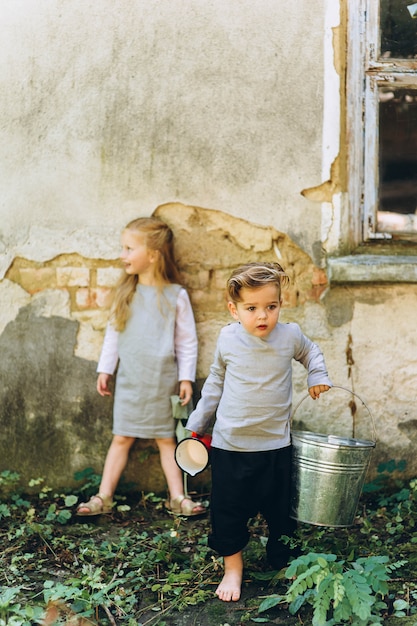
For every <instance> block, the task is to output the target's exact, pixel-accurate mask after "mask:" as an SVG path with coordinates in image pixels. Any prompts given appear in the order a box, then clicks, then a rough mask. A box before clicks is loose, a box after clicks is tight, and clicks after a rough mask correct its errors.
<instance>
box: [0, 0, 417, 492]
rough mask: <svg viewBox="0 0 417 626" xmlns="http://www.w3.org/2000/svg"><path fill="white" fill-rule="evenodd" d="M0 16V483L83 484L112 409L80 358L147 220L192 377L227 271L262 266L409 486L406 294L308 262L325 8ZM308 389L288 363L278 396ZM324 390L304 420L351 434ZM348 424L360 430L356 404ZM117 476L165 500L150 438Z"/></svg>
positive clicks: (330, 28) (192, 5) (326, 66)
mask: <svg viewBox="0 0 417 626" xmlns="http://www.w3.org/2000/svg"><path fill="white" fill-rule="evenodd" d="M342 5H343V3H342ZM0 17H1V19H0V36H1V40H2V54H1V55H0V81H1V82H0V86H1V89H0V122H1V128H2V141H1V142H0V168H1V170H0V171H1V177H0V217H1V228H0V301H1V304H2V306H1V307H0V353H1V355H2V358H1V359H0V380H1V386H0V433H1V434H0V470H1V469H14V470H16V471H19V472H20V473H21V474H22V476H24V477H25V479H29V478H33V477H38V476H44V477H45V479H46V481H47V482H48V483H49V484H51V485H54V484H55V485H68V484H70V483H71V482H72V481H73V475H74V472H75V471H77V470H82V469H84V468H85V467H87V466H92V467H94V468H95V469H96V470H97V471H101V467H102V462H103V458H104V455H105V453H106V450H107V447H108V444H109V441H110V437H111V401H110V400H109V399H107V398H105V399H103V398H100V397H99V396H98V394H97V393H96V391H95V380H96V374H95V367H96V360H97V358H98V355H99V351H100V347H101V343H102V338H103V330H104V327H105V324H106V320H107V313H108V310H107V303H108V298H107V297H108V295H109V291H110V290H111V288H112V286H113V285H114V282H115V280H116V277H117V276H118V273H119V271H120V269H119V266H118V261H117V257H118V253H119V234H120V230H121V229H122V227H123V226H124V225H125V224H126V223H127V222H128V221H129V220H130V219H132V218H134V217H137V216H140V215H149V214H151V213H153V212H154V210H155V212H156V214H157V215H160V216H161V217H163V218H164V219H166V221H167V222H168V223H169V224H170V225H171V226H172V228H173V230H174V232H175V235H176V240H177V255H178V262H179V265H180V268H181V271H182V275H183V278H184V284H185V285H186V286H187V288H188V290H189V293H190V296H191V299H192V303H193V306H194V310H195V315H196V320H197V325H198V334H199V341H200V356H199V364H198V377H199V381H198V386H199V385H200V384H201V383H202V382H203V380H204V378H205V376H206V375H207V372H208V368H209V364H210V361H211V357H212V353H213V349H214V345H215V340H216V337H217V333H218V331H219V329H220V327H221V326H222V325H223V324H224V323H226V322H227V321H228V320H229V317H228V313H227V311H226V308H225V303H224V286H225V281H226V278H227V276H228V274H229V273H230V270H231V269H232V268H233V267H235V266H236V265H238V264H240V263H242V262H246V261H249V260H256V259H263V260H272V259H276V258H278V259H280V261H281V262H282V264H283V265H284V267H285V268H286V269H287V271H288V272H289V274H290V276H291V279H292V284H291V287H290V288H289V290H288V291H286V292H285V294H284V295H285V300H284V309H283V311H282V319H283V320H284V321H297V322H298V323H300V325H301V326H302V328H303V330H304V331H305V333H306V334H307V335H309V336H310V337H311V338H312V339H313V340H315V341H316V342H317V343H319V344H320V346H321V347H322V349H323V351H324V353H325V355H326V360H327V363H328V367H329V371H330V375H331V377H332V379H333V382H334V383H336V384H338V385H342V386H344V387H347V388H349V389H352V390H354V391H355V392H356V393H357V394H359V396H360V397H362V398H363V399H364V400H365V401H366V403H367V406H368V407H369V408H370V409H371V412H372V415H373V416H374V419H375V422H376V430H377V436H378V445H377V448H376V452H375V454H374V457H373V469H375V467H376V465H377V463H378V462H379V461H381V460H389V459H391V458H396V459H397V460H399V459H406V460H407V462H408V469H407V471H408V472H409V473H410V474H412V473H415V472H416V471H417V460H416V459H415V458H414V457H415V455H414V453H413V449H414V442H415V439H416V433H417V429H416V414H415V409H414V405H413V399H414V397H415V382H414V371H415V354H416V345H415V344H416V341H417V340H416V338H415V335H414V334H413V333H412V332H410V323H412V322H411V321H412V320H413V319H414V312H415V298H416V291H417V287H416V286H414V285H401V284H399V285H390V286H378V287H376V286H373V285H367V286H355V285H351V286H334V285H329V284H328V281H327V277H326V274H325V272H324V270H323V267H325V262H324V260H325V251H326V250H329V249H332V248H333V249H334V248H337V244H338V240H339V237H340V229H341V228H342V227H343V226H342V223H341V221H340V219H339V220H338V219H337V215H338V211H339V209H340V203H341V202H342V201H343V193H344V189H345V188H346V171H345V153H346V149H345V146H343V145H342V146H341V147H339V140H340V136H342V132H341V125H342V124H343V116H344V114H343V110H341V109H340V101H341V92H340V89H343V71H344V70H343V67H344V64H345V58H344V57H343V41H344V33H343V30H341V29H340V28H338V19H339V15H338V5H337V3H335V2H333V1H332V0H319V1H318V2H316V3H315V5H314V10H312V9H311V3H310V2H307V0H298V1H297V3H295V4H294V3H282V2H275V1H274V0H260V1H259V2H256V3H253V2H249V1H246V0H243V1H242V2H238V3H237V2H227V3H225V2H223V0H210V1H207V2H204V3H203V2H200V1H198V0H190V1H189V2H183V1H182V0H157V1H156V0H155V1H151V2H144V1H142V0H133V1H130V0H129V1H128V0H121V1H120V2H117V3H116V2H113V1H112V0H101V1H100V3H98V2H96V1H95V0H39V1H37V2H36V3H35V2H32V0H3V2H2V3H1V6H0ZM341 120H342V121H341ZM200 207H205V208H200ZM339 213H340V211H339ZM305 382H306V381H305V373H304V370H303V368H301V367H298V366H297V365H295V366H294V399H295V402H298V400H300V399H302V398H303V396H304V394H305V392H306V389H305ZM332 394H333V392H332ZM328 396H330V394H328ZM331 397H332V401H331V403H330V406H327V405H324V404H321V403H320V404H318V403H317V404H316V405H315V407H314V409H315V410H314V411H313V409H312V408H309V409H308V410H307V411H306V412H305V413H304V412H303V414H302V415H301V424H302V425H304V426H306V427H313V424H312V422H313V423H314V428H316V427H317V429H320V430H324V429H326V430H328V431H330V430H333V428H336V426H335V421H336V420H337V421H338V426H337V428H338V429H339V427H340V428H341V429H343V430H344V431H345V432H346V433H348V434H349V433H350V429H351V424H352V408H351V406H350V405H349V401H350V395H349V393H347V394H346V393H345V392H342V391H340V390H339V391H335V393H334V395H332V396H331ZM333 399H334V400H333ZM355 417H356V418H357V422H358V429H359V433H358V434H360V435H361V436H364V437H366V438H369V437H370V436H371V435H372V431H371V430H370V418H369V415H368V414H367V411H366V410H365V409H364V407H361V406H360V405H359V406H358V414H357V415H356V416H355ZM342 424H343V426H342ZM208 477H209V473H206V475H205V476H203V475H202V477H201V478H199V479H198V480H200V481H202V482H204V481H207V480H208ZM126 478H127V479H128V480H133V481H134V482H135V483H136V484H137V485H138V488H139V489H143V490H145V491H146V490H154V491H162V490H163V489H164V481H163V477H162V476H161V472H160V471H159V465H158V457H157V454H156V451H155V448H154V446H153V444H152V442H147V441H145V442H138V443H137V445H136V446H135V449H134V451H133V454H132V457H131V461H130V463H129V467H128V471H127V473H126ZM196 482H198V481H197V480H196Z"/></svg>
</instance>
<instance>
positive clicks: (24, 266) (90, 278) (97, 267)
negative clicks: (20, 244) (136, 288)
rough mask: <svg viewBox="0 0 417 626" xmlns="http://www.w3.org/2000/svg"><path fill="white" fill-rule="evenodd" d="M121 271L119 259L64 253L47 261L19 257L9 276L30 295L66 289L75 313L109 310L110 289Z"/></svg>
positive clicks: (8, 273) (13, 264) (8, 277)
mask: <svg viewBox="0 0 417 626" xmlns="http://www.w3.org/2000/svg"><path fill="white" fill-rule="evenodd" d="M120 272H121V269H120V264H119V262H118V260H117V259H115V260H114V261H104V260H101V259H87V258H85V257H82V256H80V255H78V254H69V255H65V254H63V255H60V256H58V257H56V258H54V259H52V260H50V261H46V262H44V263H39V262H36V261H29V260H28V259H22V258H21V257H17V258H16V259H15V260H14V261H13V263H12V265H11V266H10V268H9V270H8V271H7V273H6V278H7V279H8V280H12V281H14V282H15V283H17V284H19V285H20V286H21V287H22V288H23V289H25V290H26V291H27V292H28V293H29V294H31V295H33V294H36V293H38V292H39V291H43V290H47V289H63V290H65V291H67V292H68V294H69V300H70V303H71V312H72V313H74V314H76V313H82V312H90V313H94V312H95V311H100V312H102V311H103V310H107V309H108V304H109V296H110V294H111V290H112V288H113V287H114V285H115V284H116V281H117V279H118V277H119V276H120Z"/></svg>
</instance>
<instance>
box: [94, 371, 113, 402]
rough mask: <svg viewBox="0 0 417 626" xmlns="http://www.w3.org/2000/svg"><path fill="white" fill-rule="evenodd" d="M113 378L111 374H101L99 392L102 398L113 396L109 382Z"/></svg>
mask: <svg viewBox="0 0 417 626" xmlns="http://www.w3.org/2000/svg"><path fill="white" fill-rule="evenodd" d="M111 378H112V375H111V374H103V373H101V374H99V375H98V378H97V391H98V392H99V394H100V395H101V396H111V391H110V389H109V381H110V379H111Z"/></svg>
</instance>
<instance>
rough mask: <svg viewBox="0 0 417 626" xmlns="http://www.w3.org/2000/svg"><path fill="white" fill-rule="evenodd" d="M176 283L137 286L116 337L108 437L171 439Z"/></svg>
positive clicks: (175, 375)
mask: <svg viewBox="0 0 417 626" xmlns="http://www.w3.org/2000/svg"><path fill="white" fill-rule="evenodd" d="M180 290H181V287H180V285H167V286H166V287H164V288H163V290H162V292H161V291H158V289H157V288H156V287H154V286H149V285H138V286H137V289H136V293H135V295H134V296H133V299H132V303H131V306H130V308H131V315H130V318H129V320H128V322H127V324H126V328H125V329H124V331H123V332H121V333H120V335H119V344H118V351H119V366H118V370H117V376H116V387H115V394H114V408H113V434H115V435H123V436H125V437H137V438H141V439H155V438H165V437H173V436H174V429H175V426H176V424H175V422H174V419H173V417H172V410H171V401H170V396H171V395H173V394H176V393H178V373H177V361H176V357H175V344H174V336H175V316H176V303H177V298H178V294H179V292H180Z"/></svg>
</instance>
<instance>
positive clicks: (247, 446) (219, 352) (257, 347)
mask: <svg viewBox="0 0 417 626" xmlns="http://www.w3.org/2000/svg"><path fill="white" fill-rule="evenodd" d="M292 359H295V360H296V361H300V362H301V363H302V364H303V365H304V367H305V368H306V369H307V372H308V387H312V386H314V385H329V386H331V384H332V383H331V381H330V379H329V377H328V375H327V370H326V365H325V362H324V358H323V355H322V353H321V351H320V348H319V347H318V346H317V345H316V344H315V343H313V342H312V341H311V340H310V339H308V337H306V336H305V335H304V334H303V333H302V332H301V329H300V327H299V326H298V324H293V323H292V324H277V325H276V327H275V328H274V330H273V331H272V332H271V333H270V334H269V335H268V337H266V338H265V339H262V338H260V337H255V336H254V335H251V334H250V333H248V332H247V331H246V330H245V329H244V328H243V326H241V324H240V323H232V324H230V325H228V326H226V327H224V328H223V329H222V330H221V331H220V335H219V339H218V342H217V347H216V352H215V356H214V361H213V364H212V366H211V368H210V373H209V376H208V377H207V380H206V382H205V384H204V386H203V389H202V394H201V399H200V401H199V402H198V404H197V407H196V408H195V410H194V411H193V412H192V413H191V415H190V417H189V419H188V422H187V426H186V427H187V429H189V430H191V431H195V432H197V433H199V434H204V433H205V432H206V431H207V429H208V427H209V425H210V422H211V419H212V417H213V415H214V414H215V415H216V420H215V423H214V428H213V440H212V445H213V446H214V447H216V448H221V449H223V450H232V451H236V452H245V451H247V452H255V451H263V450H275V449H278V448H283V447H285V446H288V445H289V443H290V417H291V402H292Z"/></svg>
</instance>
